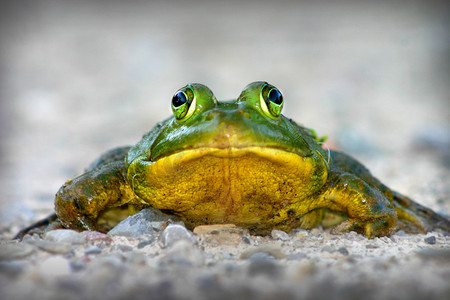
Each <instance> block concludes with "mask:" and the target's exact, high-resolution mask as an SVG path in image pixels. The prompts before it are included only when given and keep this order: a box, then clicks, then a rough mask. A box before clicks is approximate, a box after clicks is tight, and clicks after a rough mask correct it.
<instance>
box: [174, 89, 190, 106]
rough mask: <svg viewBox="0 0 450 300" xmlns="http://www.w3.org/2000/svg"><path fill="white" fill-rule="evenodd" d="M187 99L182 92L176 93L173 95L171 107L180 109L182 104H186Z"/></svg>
mask: <svg viewBox="0 0 450 300" xmlns="http://www.w3.org/2000/svg"><path fill="white" fill-rule="evenodd" d="M186 101H187V99H186V96H185V95H184V93H183V92H178V93H176V94H175V95H173V98H172V105H173V106H174V107H180V106H181V105H183V104H184V103H186Z"/></svg>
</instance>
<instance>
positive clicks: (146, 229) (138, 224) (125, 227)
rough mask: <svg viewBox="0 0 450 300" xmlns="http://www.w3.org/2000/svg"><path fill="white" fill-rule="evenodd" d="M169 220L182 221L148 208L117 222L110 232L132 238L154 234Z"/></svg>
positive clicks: (173, 221)
mask: <svg viewBox="0 0 450 300" xmlns="http://www.w3.org/2000/svg"><path fill="white" fill-rule="evenodd" d="M167 222H171V223H182V221H181V219H180V218H178V217H176V216H171V215H167V214H164V213H162V212H161V211H160V210H158V209H156V208H146V209H143V210H141V211H140V212H138V213H136V214H134V215H132V216H129V217H128V218H126V219H125V220H123V221H122V222H120V223H119V224H117V226H115V227H114V228H113V229H111V230H110V231H109V232H108V234H109V235H120V236H125V237H131V238H138V237H142V236H145V235H153V234H155V232H158V231H160V230H161V228H162V227H163V225H164V224H166V223H167Z"/></svg>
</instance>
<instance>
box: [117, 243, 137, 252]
mask: <svg viewBox="0 0 450 300" xmlns="http://www.w3.org/2000/svg"><path fill="white" fill-rule="evenodd" d="M117 248H118V249H119V250H120V251H123V252H130V251H133V247H131V246H128V245H124V244H119V245H117Z"/></svg>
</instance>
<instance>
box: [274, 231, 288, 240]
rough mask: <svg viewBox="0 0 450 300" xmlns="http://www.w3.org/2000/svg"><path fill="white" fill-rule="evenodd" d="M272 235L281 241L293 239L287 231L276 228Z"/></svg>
mask: <svg viewBox="0 0 450 300" xmlns="http://www.w3.org/2000/svg"><path fill="white" fill-rule="evenodd" d="M270 235H271V236H272V238H273V239H275V240H280V241H289V240H290V239H291V237H290V236H289V234H287V233H286V232H284V231H282V230H276V229H274V230H272V232H271V233H270Z"/></svg>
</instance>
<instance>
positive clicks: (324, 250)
mask: <svg viewBox="0 0 450 300" xmlns="http://www.w3.org/2000/svg"><path fill="white" fill-rule="evenodd" d="M320 251H321V252H328V253H333V252H335V251H336V249H335V248H334V247H331V246H323V247H322V248H321V249H320Z"/></svg>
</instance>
